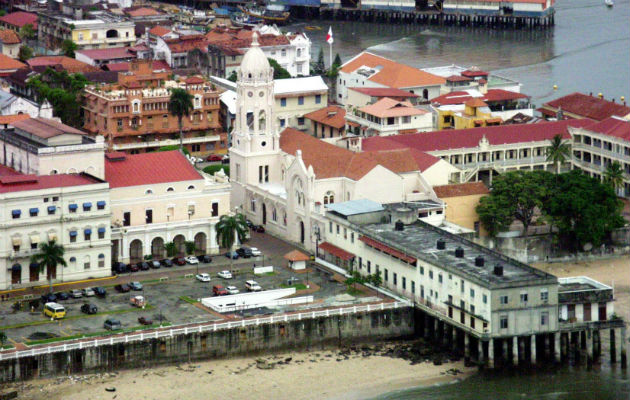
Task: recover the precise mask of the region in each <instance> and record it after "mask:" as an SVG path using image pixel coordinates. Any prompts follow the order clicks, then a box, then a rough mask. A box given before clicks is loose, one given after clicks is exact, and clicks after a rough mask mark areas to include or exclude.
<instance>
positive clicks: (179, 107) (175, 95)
mask: <svg viewBox="0 0 630 400" xmlns="http://www.w3.org/2000/svg"><path fill="white" fill-rule="evenodd" d="M192 109H193V96H192V95H191V94H190V93H188V92H187V91H186V90H185V89H182V88H175V89H173V90H172V91H171V98H170V100H169V102H168V112H169V113H171V115H174V116H176V117H177V123H178V125H179V151H181V152H183V151H184V133H183V130H184V125H183V119H184V117H187V116H189V115H190V112H191V111H192Z"/></svg>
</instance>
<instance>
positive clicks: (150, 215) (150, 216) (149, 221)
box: [144, 209, 153, 224]
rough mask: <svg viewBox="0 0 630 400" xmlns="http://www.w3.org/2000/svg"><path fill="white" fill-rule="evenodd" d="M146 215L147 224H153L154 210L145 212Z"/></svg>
mask: <svg viewBox="0 0 630 400" xmlns="http://www.w3.org/2000/svg"><path fill="white" fill-rule="evenodd" d="M144 215H145V221H146V223H147V224H152V223H153V210H151V209H149V210H145V211H144Z"/></svg>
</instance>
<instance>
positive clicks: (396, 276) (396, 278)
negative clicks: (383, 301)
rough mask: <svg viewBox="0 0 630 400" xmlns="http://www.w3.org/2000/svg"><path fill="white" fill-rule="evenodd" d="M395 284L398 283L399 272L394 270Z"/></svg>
mask: <svg viewBox="0 0 630 400" xmlns="http://www.w3.org/2000/svg"><path fill="white" fill-rule="evenodd" d="M393 282H394V286H395V285H397V284H398V274H397V273H395V272H394V280H393Z"/></svg>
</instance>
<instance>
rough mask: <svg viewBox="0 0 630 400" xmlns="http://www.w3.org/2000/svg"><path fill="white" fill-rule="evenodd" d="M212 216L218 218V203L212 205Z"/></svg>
mask: <svg viewBox="0 0 630 400" xmlns="http://www.w3.org/2000/svg"><path fill="white" fill-rule="evenodd" d="M212 216H213V217H218V216H219V203H217V202H216V201H215V202H213V203H212Z"/></svg>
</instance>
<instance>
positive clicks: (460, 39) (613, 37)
mask: <svg viewBox="0 0 630 400" xmlns="http://www.w3.org/2000/svg"><path fill="white" fill-rule="evenodd" d="M306 25H316V26H320V27H321V28H322V29H321V30H319V31H307V34H308V35H309V37H310V38H311V40H312V41H313V50H312V53H313V54H312V55H313V58H316V57H317V55H318V53H319V48H320V46H322V45H323V46H324V50H325V51H324V54H325V56H326V60H327V61H326V62H327V63H328V45H327V44H326V43H325V42H324V40H325V36H326V32H327V30H328V27H329V26H332V30H333V36H334V38H335V43H334V44H333V54H335V53H339V54H340V56H341V58H342V60H344V61H346V60H348V59H349V58H350V57H352V56H354V55H355V54H357V53H358V52H360V51H361V50H365V49H367V50H369V51H371V52H374V53H377V54H379V55H382V56H385V57H388V58H391V59H394V60H398V61H401V62H404V63H406V64H409V65H412V66H415V67H420V68H426V67H435V66H441V65H449V64H457V65H462V66H478V67H480V68H482V69H487V70H490V71H493V72H495V73H497V74H500V75H503V76H506V77H509V78H512V79H516V80H518V81H519V82H521V83H522V84H523V87H522V90H521V91H522V92H523V93H526V94H528V95H530V96H532V101H533V102H534V103H535V104H536V105H540V104H542V103H543V102H544V101H547V100H550V99H553V98H555V97H559V96H561V95H565V94H568V93H572V92H576V91H580V92H584V93H589V92H593V93H595V94H597V93H600V92H601V93H603V94H604V96H605V97H606V98H608V99H610V98H615V99H617V101H619V98H620V97H621V96H625V98H626V101H627V102H628V103H629V104H630V0H615V6H614V7H613V8H607V7H606V6H605V5H604V0H558V1H557V2H556V26H555V27H554V28H553V29H548V30H538V31H520V30H505V31H502V30H491V29H485V28H477V29H472V28H459V27H439V26H428V25H395V24H371V23H361V22H348V21H343V22H341V21H337V22H328V21H318V20H315V21H309V22H306V23H299V24H295V25H292V26H290V27H288V28H287V29H289V30H297V29H300V30H302V29H304V27H305V26H306ZM553 85H558V90H557V91H555V92H554V90H553Z"/></svg>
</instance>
